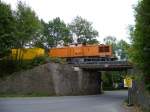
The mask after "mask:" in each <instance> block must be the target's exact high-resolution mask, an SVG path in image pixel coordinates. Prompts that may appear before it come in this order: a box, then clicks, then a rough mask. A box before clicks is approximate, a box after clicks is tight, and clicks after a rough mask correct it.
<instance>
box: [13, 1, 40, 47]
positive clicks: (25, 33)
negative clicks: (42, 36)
mask: <svg viewBox="0 0 150 112" xmlns="http://www.w3.org/2000/svg"><path fill="white" fill-rule="evenodd" d="M16 21H17V35H16V36H17V37H18V39H17V46H16V47H17V48H23V47H25V46H27V45H30V44H31V43H32V40H34V39H36V38H37V33H38V32H39V31H40V28H41V24H40V21H39V19H38V17H37V16H36V14H35V12H34V11H33V10H31V8H30V7H29V6H27V5H26V4H24V3H22V2H18V5H17V11H16Z"/></svg>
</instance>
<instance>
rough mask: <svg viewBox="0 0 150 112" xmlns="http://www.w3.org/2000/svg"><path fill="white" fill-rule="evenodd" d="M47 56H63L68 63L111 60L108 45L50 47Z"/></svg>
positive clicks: (110, 51)
mask: <svg viewBox="0 0 150 112" xmlns="http://www.w3.org/2000/svg"><path fill="white" fill-rule="evenodd" d="M49 56H51V57H58V58H65V59H66V60H67V61H68V62H69V63H75V62H89V61H111V60H113V59H114V58H113V55H112V47H111V46H109V45H103V44H101V45H76V46H66V47H62V48H52V49H50V51H49Z"/></svg>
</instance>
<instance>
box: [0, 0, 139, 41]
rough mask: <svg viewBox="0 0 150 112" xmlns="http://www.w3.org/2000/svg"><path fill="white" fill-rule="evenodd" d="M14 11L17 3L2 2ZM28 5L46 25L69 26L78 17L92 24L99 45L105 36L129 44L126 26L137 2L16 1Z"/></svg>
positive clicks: (115, 0) (10, 1)
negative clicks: (58, 21) (59, 23)
mask: <svg viewBox="0 0 150 112" xmlns="http://www.w3.org/2000/svg"><path fill="white" fill-rule="evenodd" d="M2 1H4V2H6V3H9V4H11V6H12V8H13V9H15V8H16V4H17V1H18V0H2ZM20 1H24V2H25V3H26V4H27V5H29V6H30V7H31V8H32V9H33V10H34V11H35V12H36V14H37V15H38V17H39V18H40V19H43V20H44V21H46V22H48V21H50V20H52V19H54V18H56V17H60V18H61V19H62V20H64V22H65V23H67V24H68V23H70V22H71V21H72V20H73V19H74V18H75V17H76V16H81V17H82V18H85V19H87V20H88V21H90V22H92V23H93V27H94V28H95V29H96V30H97V31H98V32H99V37H98V40H99V41H101V42H102V40H103V38H105V37H107V36H114V37H116V38H117V39H118V40H121V39H124V40H126V41H128V42H129V39H128V37H129V31H128V26H129V25H134V24H135V22H134V21H135V19H134V9H133V6H135V5H136V4H137V1H138V0H20Z"/></svg>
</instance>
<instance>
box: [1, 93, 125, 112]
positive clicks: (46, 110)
mask: <svg viewBox="0 0 150 112" xmlns="http://www.w3.org/2000/svg"><path fill="white" fill-rule="evenodd" d="M126 97H127V91H107V92H105V93H104V94H102V95H88V96H59V97H31V98H0V112H125V110H124V109H123V107H122V103H123V101H124V99H125V98H126Z"/></svg>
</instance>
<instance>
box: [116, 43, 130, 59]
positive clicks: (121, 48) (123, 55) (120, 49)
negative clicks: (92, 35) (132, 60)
mask: <svg viewBox="0 0 150 112" xmlns="http://www.w3.org/2000/svg"><path fill="white" fill-rule="evenodd" d="M116 48H117V50H116V51H117V53H118V55H119V56H120V59H121V60H127V59H128V53H129V52H128V50H129V48H130V45H129V44H128V43H127V42H126V41H124V40H120V41H119V42H117V44H116Z"/></svg>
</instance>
